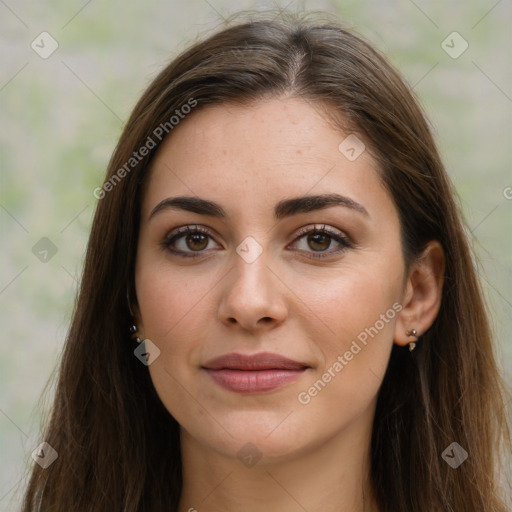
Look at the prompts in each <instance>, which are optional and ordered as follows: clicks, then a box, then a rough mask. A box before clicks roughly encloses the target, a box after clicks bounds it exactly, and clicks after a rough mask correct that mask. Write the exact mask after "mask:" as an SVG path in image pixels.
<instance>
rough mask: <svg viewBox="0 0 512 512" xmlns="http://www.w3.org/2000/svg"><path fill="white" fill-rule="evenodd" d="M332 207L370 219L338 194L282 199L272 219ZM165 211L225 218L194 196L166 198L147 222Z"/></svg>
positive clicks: (217, 208)
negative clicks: (180, 211) (351, 211)
mask: <svg viewBox="0 0 512 512" xmlns="http://www.w3.org/2000/svg"><path fill="white" fill-rule="evenodd" d="M333 206H343V207H345V208H349V209H351V210H353V211H355V212H358V213H360V214H362V215H363V216H364V217H368V218H369V217H370V214H369V213H368V211H367V210H366V208H365V207H364V206H363V205H362V204H359V203H357V202H356V201H354V200H353V199H350V198H349V197H346V196H342V195H340V194H321V195H312V196H301V197H294V198H291V199H283V200H282V201H279V202H278V203H277V204H276V206H275V208H274V217H275V218H276V219H277V220H281V219H284V218H286V217H291V216H292V215H297V214H300V213H308V212H312V211H316V210H322V209H324V208H331V207H333ZM165 210H185V211H188V212H192V213H198V214H200V215H209V216H211V217H215V218H219V219H224V218H226V217H227V215H226V212H225V210H224V209H223V208H222V206H221V205H220V204H218V203H215V202H214V201H209V200H207V199H202V198H200V197H196V196H178V197H168V198H166V199H164V200H163V201H160V202H159V203H158V204H157V205H156V206H155V207H154V208H153V210H152V211H151V213H150V214H149V218H148V221H149V220H151V219H152V218H153V217H154V216H155V215H156V214H157V213H159V212H163V211H165Z"/></svg>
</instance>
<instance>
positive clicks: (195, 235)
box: [187, 233, 208, 251]
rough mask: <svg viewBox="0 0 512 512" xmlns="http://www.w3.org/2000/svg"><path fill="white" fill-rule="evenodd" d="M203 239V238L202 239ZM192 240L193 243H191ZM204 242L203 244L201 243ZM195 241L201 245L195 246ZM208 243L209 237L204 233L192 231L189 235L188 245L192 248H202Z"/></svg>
mask: <svg viewBox="0 0 512 512" xmlns="http://www.w3.org/2000/svg"><path fill="white" fill-rule="evenodd" d="M201 239H202V240H201ZM191 240H192V242H191V243H189V242H190V241H191ZM201 242H202V244H201ZM195 243H199V245H200V247H197V246H196V247H193V245H194V244H195ZM207 245H208V237H207V236H206V235H204V234H202V233H192V234H190V235H188V236H187V247H188V248H189V249H191V250H198V251H200V250H202V249H204V248H206V246H207Z"/></svg>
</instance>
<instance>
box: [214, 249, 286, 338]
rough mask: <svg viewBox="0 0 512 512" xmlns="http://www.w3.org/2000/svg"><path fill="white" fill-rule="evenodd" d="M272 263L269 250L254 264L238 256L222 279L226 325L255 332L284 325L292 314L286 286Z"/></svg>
mask: <svg viewBox="0 0 512 512" xmlns="http://www.w3.org/2000/svg"><path fill="white" fill-rule="evenodd" d="M269 263H271V262H269V261H268V260H267V257H266V251H263V253H262V254H260V256H259V257H258V258H257V259H256V260H255V261H253V262H251V263H248V262H247V261H245V260H244V259H243V258H242V257H240V256H239V255H238V254H235V255H234V262H233V268H232V269H231V271H229V272H228V273H227V275H226V276H225V277H224V279H223V280H222V284H223V286H224V289H223V292H222V297H221V300H220V304H219V308H218V315H219V319H220V320H221V321H222V322H223V323H224V324H226V325H228V326H231V327H232V326H233V325H238V326H239V327H240V328H242V329H245V330H253V331H254V330H261V329H272V328H274V327H276V326H278V325H280V324H282V323H283V321H284V320H285V318H286V316H287V313H288V310H287V305H286V298H285V296H284V295H283V292H284V291H285V290H286V286H285V285H284V284H283V282H282V277H281V278H280V276H279V275H278V273H277V272H276V271H275V270H273V269H272V268H270V266H269Z"/></svg>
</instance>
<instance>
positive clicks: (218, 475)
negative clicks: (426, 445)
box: [178, 417, 378, 512]
mask: <svg viewBox="0 0 512 512" xmlns="http://www.w3.org/2000/svg"><path fill="white" fill-rule="evenodd" d="M368 419H369V418H363V417H360V418H359V420H357V421H355V422H354V423H352V424H351V425H349V426H348V427H347V428H346V429H344V430H343V432H341V433H338V434H337V435H335V436H334V437H332V438H330V439H328V440H326V441H324V442H323V443H322V444H319V445H315V446H314V447H310V448H309V449H304V450H303V451H301V453H300V454H298V455H296V456H294V457H282V459H281V460H279V461H278V462H275V461H274V462H265V463H264V462H263V459H261V460H260V461H259V462H258V463H256V464H255V465H254V466H252V467H247V466H244V464H242V463H241V462H240V460H238V459H237V458H229V457H227V456H224V455H220V454H219V453H218V452H215V451H213V450H211V449H209V448H206V447H205V446H204V445H202V444H199V443H198V442H197V440H195V439H194V438H192V437H190V435H189V434H188V433H187V432H185V431H184V430H183V429H182V432H181V446H182V464H183V490H182V495H181V500H180V506H179V508H178V512H194V511H197V512H226V511H239V510H243V511H244V512H257V511H258V512H261V510H262V509H264V510H265V512H283V511H286V512H288V511H290V512H292V511H293V512H295V511H297V512H300V511H304V510H307V511H308V512H320V511H321V512H378V508H377V505H376V502H375V499H374V496H373V493H372V491H371V486H370V483H369V467H370V451H369V446H370V439H371V424H372V422H371V421H368Z"/></svg>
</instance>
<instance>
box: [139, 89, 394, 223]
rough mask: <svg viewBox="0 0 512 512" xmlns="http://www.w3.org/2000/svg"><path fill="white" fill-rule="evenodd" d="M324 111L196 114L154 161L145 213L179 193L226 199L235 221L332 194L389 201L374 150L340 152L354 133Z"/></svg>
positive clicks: (253, 108)
mask: <svg viewBox="0 0 512 512" xmlns="http://www.w3.org/2000/svg"><path fill="white" fill-rule="evenodd" d="M324 112H325V111H324V110H323V109H322V108H321V107H320V105H318V104H315V103H312V102H309V101H305V100H303V99H299V98H276V99H267V100H261V101H258V102H255V103H253V104H251V105H249V106H240V105H233V104H219V105H212V106H207V107H203V108H201V109H199V110H197V111H195V112H193V113H192V114H191V115H189V116H188V117H187V118H185V119H184V120H182V121H181V122H180V124H179V125H178V126H177V127H175V128H174V130H173V131H172V132H171V133H170V135H169V136H168V137H167V138H166V139H165V140H164V142H163V143H162V146H161V147H160V148H159V151H158V153H157V155H156V157H155V159H154V160H153V163H152V169H151V176H150V180H149V184H148V187H147V189H146V196H145V199H144V204H143V209H144V212H145V213H148V211H149V210H150V209H151V208H152V207H153V206H154V205H155V204H157V203H158V202H159V201H161V200H163V199H164V198H166V197H168V196H170V195H178V194H179V195H184V194H185V195H198V196H200V197H205V198H211V199H213V198H216V199H218V200H220V198H222V203H223V205H225V209H226V210H227V211H228V213H229V214H232V215H236V214H237V213H240V211H239V207H240V205H241V204H243V205H244V206H245V207H247V206H249V205H250V206H252V207H259V208H263V207H264V206H265V205H266V206H267V207H268V208H273V206H274V204H275V202H276V200H279V199H282V198H283V197H290V196H297V195H306V194H322V193H330V192H338V193H340V194H343V195H350V196H351V197H352V199H354V200H356V201H358V202H362V203H365V202H368V201H370V202H373V203H374V204H375V203H376V202H379V201H383V202H384V203H385V202H386V200H387V201H388V202H390V198H389V197H388V196H387V192H386V191H385V190H384V188H383V187H382V184H381V181H380V178H379V175H378V172H377V170H376V169H377V166H376V163H375V161H374V160H373V159H372V157H371V156H370V155H369V153H368V151H363V153H362V154H361V155H360V156H359V157H358V158H357V159H355V160H350V159H348V158H347V156H346V155H345V154H344V153H343V152H341V151H340V149H339V147H340V144H341V143H342V142H343V141H344V139H345V138H346V137H347V135H349V134H347V133H342V132H341V130H339V129H336V128H335V127H334V126H333V125H332V123H329V122H328V121H327V120H326V117H325V113H324ZM356 149H360V148H356ZM379 195H380V196H381V197H378V196H379ZM365 198H366V199H365ZM388 207H389V205H388ZM230 209H231V210H230ZM143 214H144V213H143Z"/></svg>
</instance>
